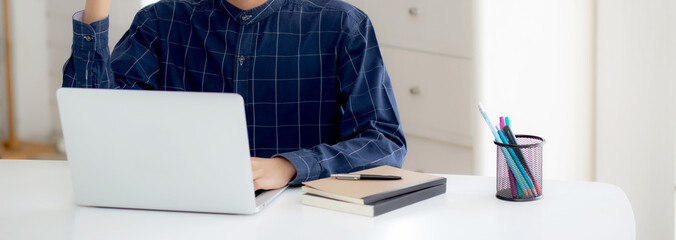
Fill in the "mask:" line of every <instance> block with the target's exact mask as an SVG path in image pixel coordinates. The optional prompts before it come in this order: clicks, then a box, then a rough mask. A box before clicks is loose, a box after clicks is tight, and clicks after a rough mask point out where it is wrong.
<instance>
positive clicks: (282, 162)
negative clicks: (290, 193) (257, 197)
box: [251, 157, 296, 190]
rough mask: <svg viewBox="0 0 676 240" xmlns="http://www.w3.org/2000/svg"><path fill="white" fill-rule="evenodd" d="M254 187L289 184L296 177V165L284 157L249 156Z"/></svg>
mask: <svg viewBox="0 0 676 240" xmlns="http://www.w3.org/2000/svg"><path fill="white" fill-rule="evenodd" d="M251 170H252V171H253V181H254V188H255V189H256V190H259V189H263V190H269V189H277V188H281V187H284V186H286V185H287V184H289V182H290V181H291V180H293V178H294V177H296V167H295V166H293V163H291V161H289V160H288V159H286V158H282V157H275V158H257V157H252V158H251Z"/></svg>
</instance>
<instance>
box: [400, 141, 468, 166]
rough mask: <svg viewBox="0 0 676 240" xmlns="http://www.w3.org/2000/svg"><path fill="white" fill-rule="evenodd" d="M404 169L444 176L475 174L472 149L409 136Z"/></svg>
mask: <svg viewBox="0 0 676 240" xmlns="http://www.w3.org/2000/svg"><path fill="white" fill-rule="evenodd" d="M406 140H407V141H408V149H407V153H406V160H405V161H404V166H403V168H404V169H408V170H411V171H417V172H428V173H444V174H464V175H470V174H474V161H473V160H474V153H473V152H472V148H466V147H458V146H454V145H451V144H445V143H441V142H437V141H433V140H429V139H425V138H418V137H415V136H407V138H406Z"/></svg>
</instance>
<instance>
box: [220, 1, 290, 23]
mask: <svg viewBox="0 0 676 240" xmlns="http://www.w3.org/2000/svg"><path fill="white" fill-rule="evenodd" d="M218 1H219V2H220V3H221V6H223V8H225V11H226V12H228V14H229V15H230V17H232V18H233V19H234V20H235V21H237V22H239V23H240V24H251V23H254V22H257V21H260V20H262V19H265V18H266V17H268V16H270V15H272V14H273V13H275V12H277V11H279V9H280V8H281V7H282V4H283V3H284V1H285V0H268V1H267V2H265V3H263V5H260V6H258V7H256V8H254V9H250V10H247V11H243V10H242V9H239V8H237V7H235V5H232V4H231V3H230V2H228V1H227V0H218Z"/></svg>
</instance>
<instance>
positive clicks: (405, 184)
mask: <svg viewBox="0 0 676 240" xmlns="http://www.w3.org/2000/svg"><path fill="white" fill-rule="evenodd" d="M352 174H371V175H392V176H400V177H401V179H399V180H341V179H337V178H333V177H329V178H323V179H319V180H315V181H310V182H305V183H303V185H304V186H303V187H302V191H303V192H304V193H305V194H303V196H302V202H303V204H306V205H310V206H315V207H321V208H327V209H332V210H337V211H343V212H348V213H354V214H359V215H364V216H378V215H380V214H383V213H386V212H389V211H392V210H395V209H398V208H401V207H404V206H407V205H410V204H413V203H416V202H419V201H422V200H425V199H428V198H431V197H434V196H437V195H441V194H443V193H445V192H446V178H444V177H439V176H434V175H429V174H424V173H418V172H413V171H408V170H403V169H400V168H395V167H390V166H380V167H376V168H372V169H367V170H364V171H359V172H354V173H352Z"/></svg>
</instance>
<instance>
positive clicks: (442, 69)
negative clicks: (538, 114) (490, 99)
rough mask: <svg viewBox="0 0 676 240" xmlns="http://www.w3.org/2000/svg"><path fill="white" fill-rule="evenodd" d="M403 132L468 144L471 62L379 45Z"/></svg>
mask: <svg viewBox="0 0 676 240" xmlns="http://www.w3.org/2000/svg"><path fill="white" fill-rule="evenodd" d="M381 51H382V54H383V58H384V61H385V66H386V67H387V71H388V73H389V74H390V78H391V79H392V85H393V88H394V93H395V97H396V100H397V105H398V107H399V114H400V116H401V121H402V125H403V127H404V132H405V133H406V134H414V135H418V136H423V137H426V138H431V139H435V140H438V141H442V142H448V143H453V144H457V145H460V146H466V147H471V146H472V139H471V124H470V123H471V119H472V118H471V115H470V114H472V113H475V112H473V111H471V109H473V108H470V106H471V105H472V104H473V102H472V101H473V99H474V98H475V94H474V85H473V82H472V75H473V70H472V66H473V65H472V62H471V61H469V60H464V59H457V58H451V57H443V56H438V55H432V54H425V53H418V52H413V51H407V50H401V49H395V48H390V47H381Z"/></svg>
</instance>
